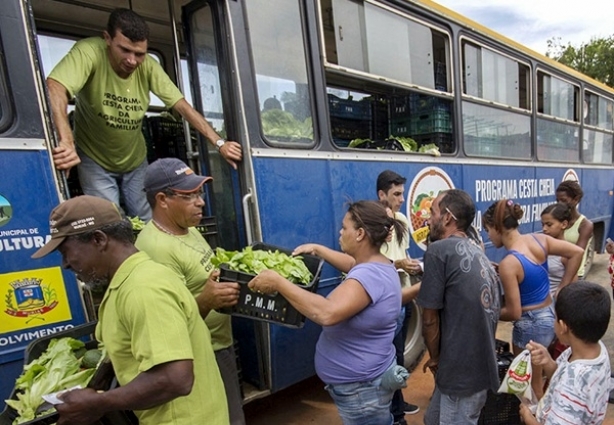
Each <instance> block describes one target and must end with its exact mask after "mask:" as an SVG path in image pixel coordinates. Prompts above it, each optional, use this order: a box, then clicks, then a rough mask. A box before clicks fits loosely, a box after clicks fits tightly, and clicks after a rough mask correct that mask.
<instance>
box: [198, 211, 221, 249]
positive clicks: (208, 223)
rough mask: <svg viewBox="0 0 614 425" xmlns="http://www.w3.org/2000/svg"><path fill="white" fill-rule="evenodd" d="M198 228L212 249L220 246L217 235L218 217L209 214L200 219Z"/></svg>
mask: <svg viewBox="0 0 614 425" xmlns="http://www.w3.org/2000/svg"><path fill="white" fill-rule="evenodd" d="M196 230H198V231H199V232H200V234H201V235H203V238H205V240H206V241H207V243H208V244H209V246H210V247H211V249H215V248H217V247H218V246H219V243H218V237H217V219H216V218H215V217H214V216H207V217H203V218H201V219H200V223H199V224H198V225H197V226H196Z"/></svg>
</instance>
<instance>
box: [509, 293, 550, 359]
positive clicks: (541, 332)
mask: <svg viewBox="0 0 614 425" xmlns="http://www.w3.org/2000/svg"><path fill="white" fill-rule="evenodd" d="M553 339H554V308H553V306H552V304H551V305H549V306H548V307H544V308H540V309H537V310H529V311H525V312H523V313H522V315H521V316H520V319H518V320H516V321H515V322H514V329H513V331H512V343H513V344H514V345H515V346H516V347H520V348H522V349H524V348H525V346H526V345H527V344H528V343H529V341H530V340H533V341H535V342H538V343H540V344H542V345H543V346H544V347H547V346H549V345H550V343H551V342H552V340H553Z"/></svg>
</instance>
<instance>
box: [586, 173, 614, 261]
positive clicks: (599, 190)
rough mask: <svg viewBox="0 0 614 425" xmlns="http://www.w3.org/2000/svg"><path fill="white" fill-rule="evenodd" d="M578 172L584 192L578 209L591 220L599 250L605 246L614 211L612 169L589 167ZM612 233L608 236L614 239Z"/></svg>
mask: <svg viewBox="0 0 614 425" xmlns="http://www.w3.org/2000/svg"><path fill="white" fill-rule="evenodd" d="M578 174H579V176H578V177H579V180H580V186H582V191H583V192H584V197H583V198H582V202H580V205H579V206H578V210H579V211H580V212H581V213H582V214H584V215H586V216H587V217H589V218H590V219H591V220H592V221H593V223H594V227H593V237H594V238H595V243H596V247H597V250H598V251H599V250H601V249H602V248H603V247H604V246H605V239H606V238H607V237H608V231H609V229H610V226H611V221H612V213H613V211H614V202H613V196H612V190H613V188H614V184H613V182H614V170H612V169H608V170H604V169H592V168H591V169H583V170H578ZM612 234H614V233H610V236H609V237H610V238H613V239H614V237H613V236H612Z"/></svg>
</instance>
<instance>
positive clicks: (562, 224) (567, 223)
mask: <svg viewBox="0 0 614 425" xmlns="http://www.w3.org/2000/svg"><path fill="white" fill-rule="evenodd" d="M567 226H569V221H567V220H563V221H561V227H562V228H563V230H564V229H567Z"/></svg>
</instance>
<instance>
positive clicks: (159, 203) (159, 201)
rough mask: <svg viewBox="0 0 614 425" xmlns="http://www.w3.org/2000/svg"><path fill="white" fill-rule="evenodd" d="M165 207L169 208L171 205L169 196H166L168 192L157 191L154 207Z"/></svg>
mask: <svg viewBox="0 0 614 425" xmlns="http://www.w3.org/2000/svg"><path fill="white" fill-rule="evenodd" d="M157 207H160V208H163V209H168V207H169V205H168V196H166V194H165V193H164V192H158V193H156V206H155V207H154V208H157Z"/></svg>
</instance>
